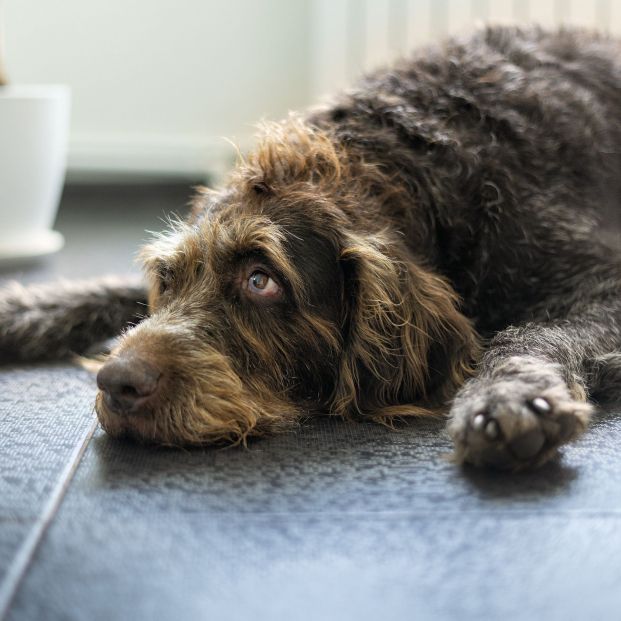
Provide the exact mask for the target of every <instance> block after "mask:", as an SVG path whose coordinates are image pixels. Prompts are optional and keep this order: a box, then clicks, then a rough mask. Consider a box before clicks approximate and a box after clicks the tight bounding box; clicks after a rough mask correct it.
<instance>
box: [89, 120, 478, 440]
mask: <svg viewBox="0 0 621 621" xmlns="http://www.w3.org/2000/svg"><path fill="white" fill-rule="evenodd" d="M288 132H289V133H288V135H277V136H275V137H274V135H273V134H274V132H272V137H271V139H270V140H267V141H266V142H265V143H264V144H263V146H262V147H261V148H260V149H259V151H258V153H257V155H256V156H255V157H254V158H253V159H252V160H250V161H249V162H247V163H245V164H244V165H242V166H240V168H239V169H238V171H237V172H236V173H234V175H233V176H232V179H231V182H230V184H229V185H228V186H227V187H226V188H225V189H224V190H222V191H220V192H202V193H201V194H200V196H199V197H198V199H197V202H196V206H195V210H194V215H193V217H191V218H190V219H189V221H188V222H186V223H180V224H177V225H175V226H174V227H173V230H172V231H171V232H169V233H167V234H164V235H162V236H161V237H160V238H159V239H157V240H156V241H155V242H154V243H152V244H151V245H149V246H148V247H147V248H145V249H144V251H143V254H142V256H143V259H144V264H145V269H146V273H147V276H148V279H149V281H150V284H151V288H150V297H149V306H150V308H149V310H150V316H149V317H148V318H147V319H146V320H145V321H144V322H142V323H141V324H139V325H138V326H136V327H135V328H133V329H131V330H130V331H128V332H127V333H126V334H125V336H124V337H123V339H122V341H121V343H120V345H119V347H118V348H117V350H116V351H115V352H113V354H112V356H111V359H110V360H109V361H108V362H107V363H106V365H105V366H104V367H103V369H102V370H101V371H100V387H101V388H102V390H101V391H100V393H99V396H98V400H97V412H98V415H99V418H100V421H101V423H102V425H103V426H104V428H105V429H106V430H107V431H108V432H109V433H111V434H113V435H130V436H134V437H138V438H141V439H145V440H148V441H155V442H158V443H164V444H202V443H205V442H211V441H220V440H224V441H239V440H244V439H245V438H246V436H247V435H249V434H257V433H262V432H265V431H274V430H278V429H282V428H286V427H289V426H291V424H292V423H293V422H294V421H295V420H296V419H297V418H298V417H299V415H300V412H301V411H304V410H307V409H320V410H328V411H332V412H336V413H341V414H343V413H347V412H352V411H353V412H365V413H371V414H375V415H379V416H382V415H390V414H393V413H405V412H406V409H404V407H403V406H404V404H412V403H413V402H420V401H422V400H425V399H426V398H427V397H428V396H429V392H430V387H431V388H436V389H437V388H439V387H440V385H444V384H446V383H447V382H448V383H449V384H451V385H456V384H457V383H459V382H460V381H461V380H462V379H463V377H464V375H465V373H466V370H467V366H468V363H469V361H470V358H471V357H472V355H473V353H474V349H475V347H476V339H475V338H474V333H473V332H472V329H471V327H470V324H469V323H468V322H467V321H466V320H465V319H464V318H463V317H462V316H461V315H460V314H459V313H458V312H457V311H456V309H455V297H454V294H453V293H452V292H451V291H450V289H449V288H448V286H447V285H446V283H445V282H444V281H443V280H442V279H440V278H438V277H437V276H434V275H432V274H430V273H428V272H427V271H425V270H423V269H422V268H421V267H419V266H417V265H416V264H415V262H414V261H412V260H411V257H409V255H408V254H407V251H406V250H405V249H404V248H402V247H401V242H400V241H399V240H398V239H394V238H392V237H391V236H390V232H389V231H388V230H387V226H386V222H383V221H382V217H381V216H380V214H379V213H378V214H376V217H375V218H371V219H370V220H368V221H367V219H366V218H365V216H364V215H363V210H362V209H361V202H364V201H368V200H370V197H369V190H368V188H367V187H365V184H364V183H362V182H360V179H359V178H357V177H358V176H359V174H360V173H359V171H357V172H356V174H354V173H353V171H351V170H349V168H348V166H347V164H345V163H344V159H343V154H342V153H339V152H338V151H337V150H336V149H335V147H334V146H333V144H332V142H331V141H330V140H329V139H328V137H326V136H324V135H320V134H318V133H317V132H315V131H311V130H307V129H306V128H304V127H301V126H299V125H297V124H296V125H295V126H294V127H290V128H289V130H288ZM367 172H368V171H367ZM376 194H377V193H376V192H375V195H376ZM375 200H377V197H375ZM417 411H418V412H419V411H421V407H420V404H419V405H418V406H413V405H409V406H408V407H407V412H417Z"/></svg>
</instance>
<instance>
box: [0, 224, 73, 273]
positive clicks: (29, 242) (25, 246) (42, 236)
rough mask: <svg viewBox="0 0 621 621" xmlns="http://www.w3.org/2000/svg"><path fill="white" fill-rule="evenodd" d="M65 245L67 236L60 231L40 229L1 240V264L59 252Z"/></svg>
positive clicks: (29, 259)
mask: <svg viewBox="0 0 621 621" xmlns="http://www.w3.org/2000/svg"><path fill="white" fill-rule="evenodd" d="M64 245H65V238H64V237H63V236H62V235H61V234H60V233H59V232H58V231H39V232H37V233H30V234H29V235H27V236H24V237H20V238H13V239H11V240H8V241H0V265H2V266H3V267H4V266H5V265H6V264H10V263H15V262H18V261H32V260H34V259H39V258H41V257H45V256H47V255H49V254H54V253H55V252H58V251H59V250H60V249H61V248H62V247H63V246H64Z"/></svg>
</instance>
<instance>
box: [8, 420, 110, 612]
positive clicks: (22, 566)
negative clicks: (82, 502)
mask: <svg viewBox="0 0 621 621" xmlns="http://www.w3.org/2000/svg"><path fill="white" fill-rule="evenodd" d="M97 425H98V420H97V418H94V419H93V420H92V421H91V424H90V425H89V427H88V429H87V430H86V432H85V433H84V435H83V436H82V439H81V441H80V442H79V443H78V444H77V445H76V447H75V448H74V449H73V452H72V453H71V455H70V458H69V461H68V463H67V465H66V466H65V467H64V469H63V471H62V473H61V475H60V477H59V479H58V482H57V483H56V486H55V487H54V489H53V490H52V493H51V494H50V497H49V500H48V501H47V503H46V504H45V506H44V508H43V511H42V512H41V515H40V517H39V518H38V519H37V521H36V522H35V524H34V526H33V527H32V528H31V530H30V532H29V534H28V536H27V537H26V539H25V540H24V542H23V543H22V545H21V546H20V547H19V549H18V552H17V554H16V555H15V558H14V560H13V563H12V564H11V567H10V568H9V570H8V572H7V574H6V576H5V578H4V581H3V583H2V584H1V585H0V621H2V620H4V619H5V618H6V616H7V615H8V613H9V609H10V607H11V604H12V603H13V600H14V598H15V595H16V594H17V591H18V589H19V587H20V585H21V583H22V581H23V579H24V577H25V576H26V572H27V571H28V568H29V566H30V563H31V562H32V559H33V558H34V555H35V554H36V552H37V549H38V547H39V544H40V543H41V541H42V540H43V537H44V535H45V533H46V531H47V529H48V527H49V526H50V524H51V523H52V520H53V519H54V517H55V515H56V513H57V511H58V509H59V507H60V505H61V503H62V501H63V499H64V497H65V494H66V493H67V490H68V489H69V485H70V483H71V481H72V480H73V477H74V475H75V473H76V471H77V469H78V466H79V465H80V462H81V461H82V457H83V455H84V452H85V451H86V448H87V446H88V444H89V442H90V441H91V438H92V437H93V434H94V433H95V430H96V429H97Z"/></svg>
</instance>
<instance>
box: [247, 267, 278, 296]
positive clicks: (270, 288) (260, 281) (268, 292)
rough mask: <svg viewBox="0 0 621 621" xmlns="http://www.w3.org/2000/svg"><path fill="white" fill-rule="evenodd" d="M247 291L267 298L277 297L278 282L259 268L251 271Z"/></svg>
mask: <svg viewBox="0 0 621 621" xmlns="http://www.w3.org/2000/svg"><path fill="white" fill-rule="evenodd" d="M248 291H250V292H251V293H254V294H255V295H261V296H263V297H269V298H274V297H278V296H279V295H280V293H281V289H280V287H279V285H278V283H276V281H275V280H274V279H273V278H272V277H271V276H270V275H269V274H266V273H265V272H261V271H260V270H256V271H254V272H252V274H251V275H250V278H248Z"/></svg>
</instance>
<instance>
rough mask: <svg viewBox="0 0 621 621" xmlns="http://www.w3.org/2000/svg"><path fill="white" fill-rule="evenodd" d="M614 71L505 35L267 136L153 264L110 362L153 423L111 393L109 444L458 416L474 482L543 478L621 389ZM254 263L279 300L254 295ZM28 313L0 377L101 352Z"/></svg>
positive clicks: (550, 42) (619, 141) (580, 52)
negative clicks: (488, 474)
mask: <svg viewBox="0 0 621 621" xmlns="http://www.w3.org/2000/svg"><path fill="white" fill-rule="evenodd" d="M620 51H621V50H620V46H619V43H618V42H616V41H615V40H612V39H608V38H606V37H601V36H597V35H594V34H589V33H584V32H577V31H561V32H558V33H546V32H544V31H541V30H538V29H529V30H518V29H507V28H490V29H487V30H484V31H481V32H479V33H477V34H475V35H474V36H473V37H471V38H469V39H464V40H451V41H448V42H446V43H445V44H443V45H442V46H438V47H435V48H429V49H426V50H424V51H423V52H421V53H419V54H418V55H417V56H416V57H414V58H413V59H408V60H404V61H402V62H401V63H398V64H397V65H395V66H394V67H392V68H390V69H386V70H382V71H379V72H377V73H375V74H372V75H370V76H367V77H366V78H365V79H364V80H362V81H361V82H360V83H359V85H358V86H357V87H355V88H353V89H352V90H350V91H348V92H346V93H344V94H342V95H340V96H338V97H337V98H336V99H335V100H333V101H332V102H331V103H329V104H327V105H324V106H322V107H320V108H316V109H314V110H312V111H310V112H308V113H307V114H305V115H299V116H292V117H291V118H289V119H288V120H286V121H284V122H282V123H279V124H267V125H265V126H264V128H263V137H262V139H261V141H260V143H259V145H258V147H257V149H256V151H255V152H254V153H253V154H251V155H250V156H249V157H248V159H247V160H245V161H242V162H241V163H240V165H239V166H238V167H237V169H236V170H235V171H234V172H233V173H232V174H231V176H230V179H229V181H228V183H227V184H226V185H225V187H223V188H222V189H220V190H207V189H204V190H202V191H200V192H199V193H198V195H197V197H196V200H195V204H194V209H193V213H192V215H191V217H190V218H189V219H188V221H187V222H183V223H178V224H177V225H175V226H174V227H173V228H172V230H171V231H170V232H169V233H167V234H164V235H162V236H161V237H160V238H159V239H156V240H155V241H154V243H153V244H151V245H150V246H148V247H147V248H146V249H145V250H144V251H143V259H144V263H145V268H146V273H147V276H148V280H149V284H150V293H149V307H150V316H149V317H148V318H147V319H145V320H144V321H143V322H142V323H141V324H140V325H139V326H137V327H135V328H133V329H132V330H130V331H129V332H127V334H126V335H125V336H124V337H123V339H122V340H121V342H120V344H119V346H118V348H117V349H116V350H115V351H114V352H113V353H112V360H114V359H115V358H116V359H120V358H123V357H125V358H131V357H133V358H137V359H148V360H149V361H150V362H152V363H153V364H155V365H157V368H158V369H160V370H161V371H162V380H161V382H160V387H159V393H158V400H157V403H155V404H151V405H150V406H149V407H148V408H146V409H145V411H143V412H141V413H140V415H134V416H128V415H121V414H119V413H115V412H113V411H111V410H110V408H109V407H108V406H107V405H106V401H105V400H104V399H103V398H102V395H101V394H100V395H99V397H98V401H97V410H98V414H99V417H100V420H101V422H102V424H103V425H104V427H105V428H106V429H107V430H108V431H109V432H110V433H112V434H115V435H119V434H129V435H132V436H134V437H139V438H143V439H147V440H151V441H155V442H160V443H166V444H201V443H204V442H211V441H220V440H224V441H234V442H235V441H243V440H245V438H246V437H247V436H248V435H250V434H258V433H264V432H267V431H270V432H271V431H278V430H282V429H285V428H288V427H290V426H291V425H292V424H294V422H295V421H296V420H297V419H298V418H299V416H300V414H301V413H303V412H306V411H309V410H321V411H327V412H329V413H332V414H338V415H344V416H345V415H353V416H365V417H372V418H375V419H377V420H381V421H384V422H387V421H390V420H391V419H393V418H394V417H396V416H399V417H403V416H408V415H422V414H429V413H433V412H439V411H441V410H442V408H443V407H444V406H445V405H446V404H447V403H448V402H449V401H450V400H451V398H452V397H453V396H454V399H453V401H452V406H451V412H450V423H449V431H450V433H451V435H452V437H453V438H454V440H455V443H456V448H457V454H458V456H459V457H460V458H461V459H463V460H466V461H470V462H472V463H475V464H492V465H497V466H503V467H511V468H522V467H527V466H532V465H538V464H541V463H543V462H545V461H546V460H547V459H549V458H550V457H552V456H553V455H554V454H555V453H556V449H557V447H558V446H559V445H561V444H562V443H564V442H567V441H569V440H571V439H573V438H575V437H577V436H578V435H579V434H580V433H581V432H582V431H583V430H584V429H585V428H586V425H587V423H588V419H589V416H590V413H591V410H592V406H591V405H590V404H588V403H587V402H586V399H587V397H588V396H596V395H597V394H601V395H606V396H610V395H611V394H614V386H616V385H617V383H618V381H619V380H621V363H620V362H619V360H621V299H620V296H619V293H620V289H621V279H620V275H621V271H620V268H621V260H620V257H619V251H618V249H617V248H613V247H611V246H609V245H607V244H606V243H605V242H604V241H603V237H602V235H600V234H599V232H598V229H597V226H598V221H599V220H600V219H601V217H602V214H603V213H604V212H605V211H611V210H612V211H618V205H619V200H620V199H621V186H620V185H619V181H618V179H619V178H620V177H619V174H618V173H619V169H620V165H621V160H620V154H621V61H619V60H618V59H619V58H620V55H619V52H620ZM255 264H259V265H262V266H264V267H265V269H267V270H268V271H270V273H273V274H274V275H275V277H276V278H277V279H278V280H279V281H280V283H281V284H282V289H283V290H284V292H285V293H284V297H283V298H282V299H279V300H278V301H277V302H270V303H265V301H264V300H258V299H253V298H252V296H249V295H248V294H247V292H246V290H245V283H246V281H247V278H248V270H249V269H252V266H253V265H255ZM23 295H24V303H23V304H22V305H21V306H19V304H16V302H15V299H16V297H15V296H13V298H12V299H13V300H14V301H13V302H12V303H11V304H9V305H8V306H7V303H6V302H1V303H0V304H4V306H3V307H2V306H0V308H5V309H8V310H6V311H5V312H3V313H2V314H1V315H0V316H1V318H2V319H1V325H2V326H3V340H1V341H0V351H2V352H3V354H4V355H3V357H4V358H5V359H6V358H9V357H11V355H12V356H19V357H20V358H21V359H34V358H36V357H40V356H41V355H46V356H47V355H50V354H52V353H60V354H63V353H65V352H66V351H67V350H68V349H80V348H81V347H82V346H83V345H84V342H83V341H85V340H87V339H86V336H88V335H91V334H92V333H94V332H95V329H94V324H93V322H91V323H88V322H87V323H84V324H82V323H81V322H80V321H79V320H78V319H77V318H76V317H75V316H74V317H73V319H72V320H71V322H70V323H71V325H72V326H73V328H72V329H70V330H69V331H68V333H69V334H73V333H74V332H75V333H76V334H78V333H80V334H81V339H82V340H80V339H77V338H76V339H73V340H72V341H71V342H70V343H68V344H67V345H64V344H63V343H60V342H56V341H54V340H53V339H46V338H40V337H39V335H40V334H48V333H50V332H52V331H53V330H50V326H51V325H53V324H54V323H55V322H58V319H48V318H47V317H46V314H45V312H44V307H45V304H44V301H43V299H42V298H40V297H36V296H35V297H34V298H30V299H28V298H27V297H25V296H27V295H28V294H26V293H24V294H23ZM10 296H11V294H10V293H9V294H6V296H5V298H6V299H9V298H10ZM17 298H19V296H17ZM59 300H60V301H59V305H60V306H61V307H62V306H63V304H64V301H63V298H62V295H61V297H60V298H59ZM18 309H19V310H18ZM20 312H21V316H19V313H20ZM132 312H133V311H132ZM132 312H129V311H128V318H129V317H130V316H131V315H132ZM91 316H92V317H96V316H97V313H93V314H92V315H91ZM20 322H21V323H22V324H23V325H24V326H25V327H24V329H22V330H16V328H15V326H16V325H18V324H19V323H20ZM41 325H45V326H46V327H45V329H41V328H40V327H38V326H41ZM118 327H119V328H120V327H121V326H120V322H119V326H118ZM15 335H17V336H15ZM97 336H99V335H97ZM482 345H483V350H484V353H483V354H482V355H481V352H482ZM7 352H8V353H9V354H11V355H7ZM468 378H470V379H468ZM460 387H461V388H460Z"/></svg>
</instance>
